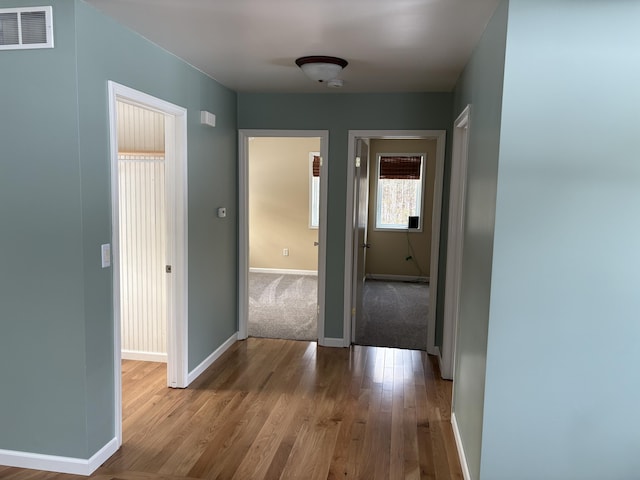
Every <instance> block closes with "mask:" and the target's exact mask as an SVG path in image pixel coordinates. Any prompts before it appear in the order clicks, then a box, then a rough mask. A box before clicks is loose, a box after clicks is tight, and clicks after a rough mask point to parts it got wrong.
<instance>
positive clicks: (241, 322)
mask: <svg viewBox="0 0 640 480" xmlns="http://www.w3.org/2000/svg"><path fill="white" fill-rule="evenodd" d="M251 137H303V138H304V137H320V156H321V157H322V165H321V167H320V227H319V229H318V243H319V245H318V344H322V342H323V341H324V323H325V291H326V286H325V283H326V278H325V277H326V265H327V201H328V193H329V190H328V188H329V186H328V176H327V174H326V172H327V171H328V166H329V131H328V130H251V129H241V130H239V131H238V163H239V165H238V339H239V340H243V339H245V338H247V336H248V332H247V326H248V322H249V138H251Z"/></svg>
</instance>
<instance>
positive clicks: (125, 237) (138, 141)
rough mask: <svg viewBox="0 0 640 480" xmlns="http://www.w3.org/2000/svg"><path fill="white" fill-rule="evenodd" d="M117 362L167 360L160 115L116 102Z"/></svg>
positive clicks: (162, 140) (162, 136)
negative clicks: (119, 340) (119, 355)
mask: <svg viewBox="0 0 640 480" xmlns="http://www.w3.org/2000/svg"><path fill="white" fill-rule="evenodd" d="M118 139H119V141H118V143H119V145H118V150H119V153H118V179H119V202H120V208H119V213H120V216H119V218H120V224H119V227H120V299H121V306H120V315H121V326H122V335H121V338H122V358H125V359H138V360H150V361H165V362H166V359H167V292H166V273H165V270H164V269H165V264H166V228H167V225H166V205H165V161H164V160H165V157H164V117H163V115H162V114H160V113H156V112H153V111H151V110H147V109H144V108H141V107H138V106H134V105H129V104H125V103H122V102H119V103H118Z"/></svg>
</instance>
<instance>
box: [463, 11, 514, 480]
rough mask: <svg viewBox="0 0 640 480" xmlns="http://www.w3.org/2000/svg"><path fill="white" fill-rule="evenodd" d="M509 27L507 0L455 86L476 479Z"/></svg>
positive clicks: (466, 423) (467, 394) (466, 390)
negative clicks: (465, 131)
mask: <svg viewBox="0 0 640 480" xmlns="http://www.w3.org/2000/svg"><path fill="white" fill-rule="evenodd" d="M506 27H507V3H506V2H503V3H502V4H500V6H499V7H498V8H497V10H496V11H495V13H494V15H493V17H492V19H491V21H490V22H489V24H488V25H487V28H486V29H485V32H484V33H483V35H482V38H481V39H480V42H479V43H478V45H477V46H476V49H475V51H474V52H473V55H472V57H471V59H470V61H469V63H468V64H467V66H466V67H465V69H464V71H463V73H462V75H461V76H460V78H459V80H458V83H457V85H456V88H455V91H454V119H455V117H458V115H460V113H461V112H462V111H463V110H464V108H465V107H466V106H467V105H469V104H470V105H471V116H470V130H469V156H468V166H467V197H466V202H465V227H464V250H463V263H462V284H461V292H460V310H459V320H458V322H459V324H458V338H457V346H456V347H457V349H456V362H455V377H454V378H455V389H454V395H455V397H454V399H453V411H454V413H455V415H456V420H457V422H458V428H459V431H460V435H461V438H462V443H463V445H464V450H465V454H466V457H467V463H468V466H469V470H470V473H471V474H472V478H474V479H477V478H479V477H478V475H479V472H480V452H481V446H482V418H483V402H484V393H485V392H484V388H485V385H484V383H485V381H484V379H485V361H486V355H487V332H488V328H489V327H488V325H489V298H490V297H489V295H490V285H491V273H492V269H491V257H492V251H493V229H494V221H495V217H494V215H495V205H496V183H497V175H498V150H499V142H500V107H501V99H502V76H503V71H504V56H505V39H506ZM513 478H518V479H519V478H520V477H517V476H515V477H513Z"/></svg>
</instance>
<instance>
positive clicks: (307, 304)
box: [248, 272, 429, 350]
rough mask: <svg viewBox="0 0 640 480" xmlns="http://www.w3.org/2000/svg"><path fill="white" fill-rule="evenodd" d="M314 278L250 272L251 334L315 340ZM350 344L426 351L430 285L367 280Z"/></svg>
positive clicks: (315, 287)
mask: <svg viewBox="0 0 640 480" xmlns="http://www.w3.org/2000/svg"><path fill="white" fill-rule="evenodd" d="M317 298H318V277H315V276H307V275H281V274H273V273H255V272H252V273H250V274H249V325H248V329H249V332H248V333H249V336H251V337H264V338H284V339H289V340H316V339H317V338H318V335H317V331H318V330H317V324H316V302H317ZM363 303H364V305H363V314H362V319H361V321H360V322H359V323H358V324H357V325H356V336H355V339H354V343H356V344H359V345H375V346H378V347H395V348H407V349H412V350H426V346H427V313H428V310H429V286H428V285H427V284H424V283H407V282H388V281H379V280H367V281H366V283H365V287H364V295H363Z"/></svg>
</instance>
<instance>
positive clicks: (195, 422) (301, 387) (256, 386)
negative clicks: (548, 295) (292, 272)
mask: <svg viewBox="0 0 640 480" xmlns="http://www.w3.org/2000/svg"><path fill="white" fill-rule="evenodd" d="M165 383H166V369H165V365H164V364H158V363H147V362H135V361H124V362H123V431H124V438H123V445H122V448H121V449H120V450H119V451H118V452H117V453H116V454H115V455H114V456H113V457H111V458H110V459H109V460H108V461H107V462H105V464H104V465H102V467H100V468H99V469H98V470H97V471H96V473H94V475H92V477H91V478H95V479H99V480H148V479H159V480H190V479H202V478H204V479H221V480H232V479H233V480H235V479H242V480H259V479H278V478H281V479H305V480H306V479H338V478H340V479H349V478H357V479H366V480H376V479H385V480H386V479H462V473H461V470H460V464H459V462H458V457H457V452H456V448H455V442H454V438H453V432H452V429H451V424H450V419H449V411H450V401H451V400H450V399H451V383H450V382H446V381H443V380H440V375H439V373H438V367H437V362H436V360H435V359H434V358H432V357H427V355H426V354H425V353H424V352H418V351H411V350H397V349H391V348H377V347H361V346H354V347H353V348H351V349H337V348H323V347H317V346H316V344H315V343H309V342H296V341H289V340H272V339H257V338H250V339H249V340H247V341H242V342H237V343H236V344H235V345H234V346H232V347H231V348H230V349H229V350H228V351H227V352H226V353H225V354H224V355H223V357H222V358H220V359H219V360H218V361H217V362H216V363H215V364H214V365H213V366H212V367H211V368H209V369H208V370H207V371H206V372H205V373H204V374H203V375H201V377H200V378H198V379H197V380H196V381H195V382H194V383H193V384H192V385H191V386H189V388H188V389H186V390H172V389H168V388H166V386H165ZM0 478H2V479H12V480H35V479H38V480H71V479H73V480H76V479H82V478H86V477H78V476H73V475H63V474H53V473H46V472H39V471H34V470H23V469H16V468H7V467H0Z"/></svg>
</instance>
